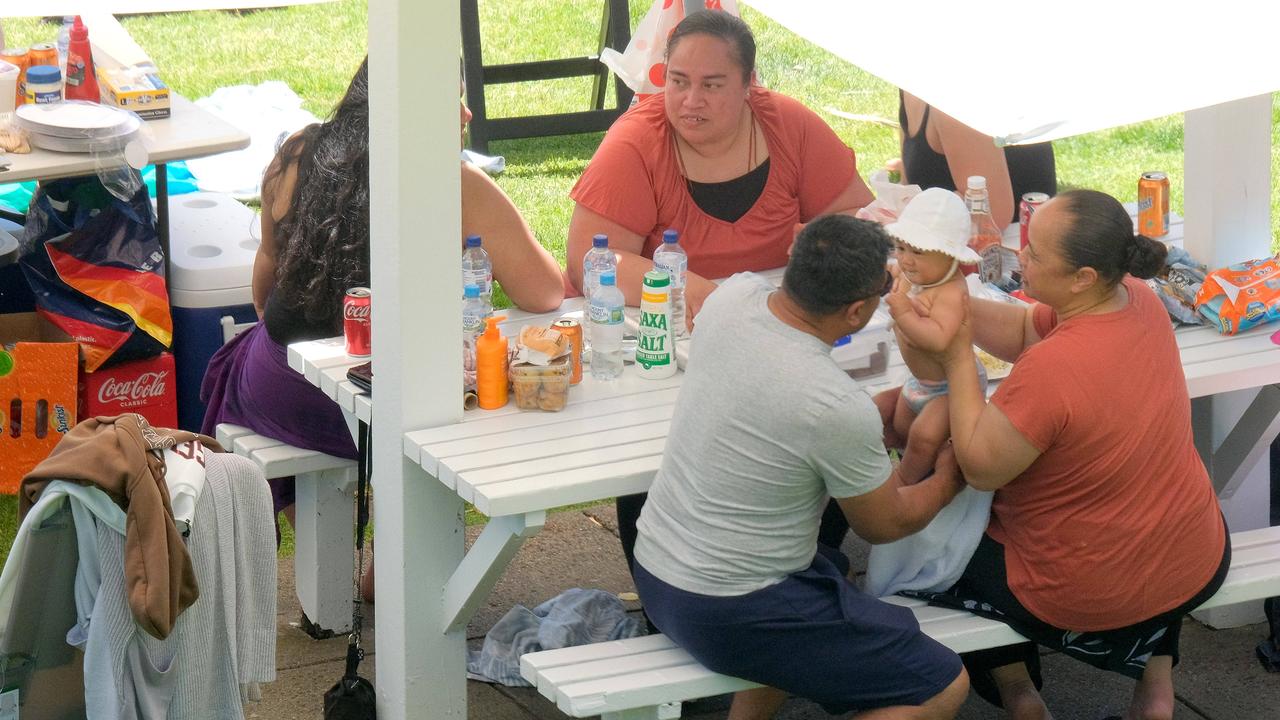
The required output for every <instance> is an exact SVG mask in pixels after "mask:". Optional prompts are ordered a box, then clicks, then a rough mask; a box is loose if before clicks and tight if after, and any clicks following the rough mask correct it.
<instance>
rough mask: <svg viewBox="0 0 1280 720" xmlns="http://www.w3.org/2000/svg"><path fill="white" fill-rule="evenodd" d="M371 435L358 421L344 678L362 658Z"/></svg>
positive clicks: (366, 426)
mask: <svg viewBox="0 0 1280 720" xmlns="http://www.w3.org/2000/svg"><path fill="white" fill-rule="evenodd" d="M371 435H372V432H371V430H370V428H369V424H368V423H366V422H364V421H363V420H361V421H360V430H359V433H358V434H357V451H358V453H359V460H358V461H357V464H356V553H357V554H356V557H357V558H358V559H357V562H356V574H355V578H354V580H353V582H352V588H353V593H352V600H351V635H350V637H349V639H348V642H347V672H346V677H347V678H355V677H356V669H357V668H358V667H359V666H360V661H361V660H363V659H364V649H363V648H362V647H360V631H361V629H362V626H363V624H364V623H363V621H364V616H363V614H362V613H361V605H362V603H363V602H364V601H363V598H362V597H361V596H360V579H361V578H362V577H364V533H365V527H366V526H367V525H368V524H369V483H370V478H371V477H372V476H373V452H372V451H371V449H370V447H369V445H370V442H371V441H372V437H371Z"/></svg>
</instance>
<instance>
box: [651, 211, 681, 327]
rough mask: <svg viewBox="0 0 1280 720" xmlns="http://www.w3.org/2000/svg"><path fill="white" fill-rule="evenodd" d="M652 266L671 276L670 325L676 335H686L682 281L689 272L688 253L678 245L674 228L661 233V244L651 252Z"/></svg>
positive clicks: (677, 237)
mask: <svg viewBox="0 0 1280 720" xmlns="http://www.w3.org/2000/svg"><path fill="white" fill-rule="evenodd" d="M653 266H654V267H655V268H657V269H659V270H665V271H667V275H668V276H669V277H670V278H671V326H672V328H673V329H674V330H675V333H676V337H687V336H688V334H689V328H688V325H687V324H686V323H685V321H684V283H685V278H686V277H687V276H688V273H689V255H688V254H687V253H685V251H684V248H682V247H680V242H679V236H678V233H676V231H675V230H667V231H665V232H663V233H662V244H661V245H659V246H658V249H657V250H655V251H654V252H653Z"/></svg>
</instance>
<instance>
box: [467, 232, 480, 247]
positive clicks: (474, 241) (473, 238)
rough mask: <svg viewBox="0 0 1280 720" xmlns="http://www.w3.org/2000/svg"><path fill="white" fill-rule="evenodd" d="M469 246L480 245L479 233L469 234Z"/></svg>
mask: <svg viewBox="0 0 1280 720" xmlns="http://www.w3.org/2000/svg"><path fill="white" fill-rule="evenodd" d="M467 247H480V236H479V235H468V236H467Z"/></svg>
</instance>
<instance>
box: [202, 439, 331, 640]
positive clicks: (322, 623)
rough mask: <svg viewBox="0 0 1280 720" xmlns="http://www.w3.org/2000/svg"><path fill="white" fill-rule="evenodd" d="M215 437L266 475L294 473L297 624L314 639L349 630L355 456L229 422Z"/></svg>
mask: <svg viewBox="0 0 1280 720" xmlns="http://www.w3.org/2000/svg"><path fill="white" fill-rule="evenodd" d="M217 440H218V442H219V443H220V444H221V445H222V447H223V448H225V449H226V450H227V451H228V452H232V453H235V454H236V455H239V456H241V457H244V458H248V459H249V460H252V461H253V462H254V463H255V464H257V466H258V467H260V468H262V474H263V475H265V476H266V477H267V479H274V478H282V477H289V476H290V475H292V476H293V477H294V478H295V481H296V485H297V499H296V506H295V509H296V513H295V518H296V524H295V526H294V528H293V533H294V557H293V574H294V579H295V582H296V584H297V592H298V600H299V601H300V602H301V603H302V612H303V622H302V628H303V630H305V631H306V632H307V633H308V634H309V635H311V636H312V637H315V638H317V639H322V638H326V637H332V636H333V635H335V634H340V633H346V632H350V631H351V579H352V573H353V572H354V567H355V560H354V557H355V535H354V533H353V531H352V527H353V526H352V502H353V498H354V495H353V493H354V491H355V484H356V463H355V461H354V460H346V459H344V458H339V457H334V456H333V455H326V454H324V453H322V452H316V451H314V450H303V449H301V448H296V447H294V446H292V445H288V444H285V443H283V442H280V441H279V440H273V439H272V438H269V437H265V436H262V435H259V434H257V433H255V432H254V431H252V430H250V429H249V428H246V427H242V426H240V425H232V424H230V423H223V424H221V425H219V426H218V428H217Z"/></svg>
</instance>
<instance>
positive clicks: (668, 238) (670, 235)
mask: <svg viewBox="0 0 1280 720" xmlns="http://www.w3.org/2000/svg"><path fill="white" fill-rule="evenodd" d="M679 240H680V233H678V232H676V231H675V230H672V229H670V228H668V229H666V230H663V231H662V242H664V243H675V242H679Z"/></svg>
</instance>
